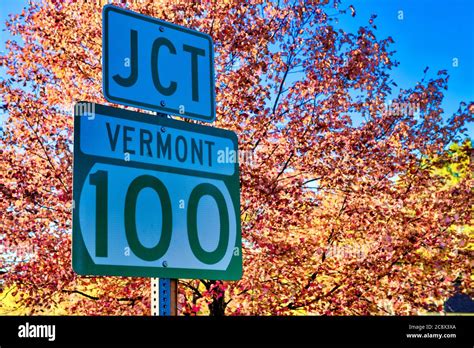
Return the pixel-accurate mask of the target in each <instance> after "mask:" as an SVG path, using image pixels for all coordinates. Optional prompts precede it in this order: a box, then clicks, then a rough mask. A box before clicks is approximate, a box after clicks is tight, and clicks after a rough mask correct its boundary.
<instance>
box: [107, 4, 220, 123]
mask: <svg viewBox="0 0 474 348" xmlns="http://www.w3.org/2000/svg"><path fill="white" fill-rule="evenodd" d="M102 18H103V24H102V30H103V34H102V40H103V41H102V47H103V55H102V59H103V65H102V72H103V91H104V96H105V98H106V99H107V100H109V101H111V102H113V103H118V104H125V105H130V106H135V107H138V108H142V109H150V110H155V111H158V112H162V113H165V114H175V115H179V116H181V117H187V118H192V119H197V120H200V121H206V122H212V121H214V119H215V116H216V112H215V92H214V57H213V55H214V53H213V52H214V49H213V44H212V39H211V37H210V36H209V35H207V34H204V33H201V32H198V31H195V30H192V29H189V28H185V27H182V26H179V25H175V24H172V23H168V22H165V21H162V20H159V19H156V18H152V17H149V16H144V15H141V14H139V13H136V12H132V11H128V10H125V9H123V8H120V7H116V6H112V5H107V6H104V9H103V16H102Z"/></svg>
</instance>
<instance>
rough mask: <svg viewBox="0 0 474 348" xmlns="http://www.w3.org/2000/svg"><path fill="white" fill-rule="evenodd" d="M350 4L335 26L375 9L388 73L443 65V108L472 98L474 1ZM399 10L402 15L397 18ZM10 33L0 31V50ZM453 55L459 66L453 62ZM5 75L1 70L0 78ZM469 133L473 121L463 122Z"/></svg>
mask: <svg viewBox="0 0 474 348" xmlns="http://www.w3.org/2000/svg"><path fill="white" fill-rule="evenodd" d="M26 4H27V1H26V0H0V28H1V29H3V28H4V27H5V20H6V19H7V18H8V14H9V13H19V12H21V9H22V8H23V7H24V6H25V5H26ZM349 5H353V6H354V7H355V8H356V12H357V14H356V16H355V17H351V16H349V15H347V16H341V17H340V22H339V26H340V27H342V28H343V29H345V30H347V31H353V32H355V31H357V28H358V27H359V26H361V25H365V24H366V23H367V22H368V20H369V18H370V16H371V14H377V19H376V21H375V23H376V25H377V31H376V34H377V36H378V37H379V38H385V37H387V36H392V38H393V39H394V40H395V44H394V45H393V49H395V50H396V51H397V54H396V56H395V58H396V59H397V60H398V61H399V62H400V66H399V67H398V68H396V69H395V70H394V71H393V75H392V76H393V78H394V80H395V81H396V82H397V84H398V86H399V87H401V88H408V87H410V86H414V85H415V84H416V82H417V81H419V80H420V79H421V78H422V76H423V70H424V69H425V67H427V66H429V67H430V70H429V72H428V73H429V74H432V75H431V76H434V75H435V74H436V72H437V71H438V70H443V69H447V70H448V73H449V75H450V79H449V86H448V91H446V92H445V100H444V103H443V108H444V110H445V113H446V115H450V114H451V113H452V112H454V111H455V110H456V109H457V108H458V106H459V102H460V101H465V102H470V101H474V1H472V0H449V1H445V0H343V2H342V8H345V7H348V6H349ZM399 11H403V19H399V17H400V12H399ZM8 39H11V37H10V36H9V35H8V33H7V32H5V31H0V52H1V51H4V42H5V41H6V40H8ZM454 58H457V60H458V67H454V66H453V59H454ZM2 76H4V75H3V72H2V71H0V78H1V77H2ZM468 134H469V136H470V137H471V138H473V137H474V125H473V124H470V125H469V126H468Z"/></svg>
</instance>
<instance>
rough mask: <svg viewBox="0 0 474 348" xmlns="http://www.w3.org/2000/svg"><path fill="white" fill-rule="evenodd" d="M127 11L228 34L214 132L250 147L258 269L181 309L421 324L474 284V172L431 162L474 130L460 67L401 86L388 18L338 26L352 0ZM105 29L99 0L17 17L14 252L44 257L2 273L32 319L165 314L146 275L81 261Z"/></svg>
mask: <svg viewBox="0 0 474 348" xmlns="http://www.w3.org/2000/svg"><path fill="white" fill-rule="evenodd" d="M117 3H118V5H119V6H124V5H123V4H122V2H117ZM127 3H128V4H127V5H126V6H127V7H128V8H129V9H131V10H134V11H138V12H140V13H143V14H146V15H150V16H153V17H157V18H161V19H163V20H167V21H170V22H173V23H176V24H179V25H183V26H187V27H190V28H194V29H197V30H200V31H203V32H206V33H209V34H210V35H211V36H212V37H213V39H214V42H215V65H216V99H217V120H216V122H215V126H216V127H221V128H227V129H231V130H234V131H235V132H237V134H238V136H239V147H240V150H241V151H243V152H245V153H246V154H250V156H248V160H246V161H243V162H242V163H241V164H240V171H241V195H242V197H241V212H242V224H243V225H242V233H243V252H244V255H243V257H244V276H243V278H242V280H241V281H238V282H219V281H207V280H182V281H181V283H180V307H181V312H182V313H184V314H196V313H211V314H214V315H223V314H228V315H232V314H255V315H265V314H297V313H314V314H386V313H390V314H413V313H419V312H420V311H433V310H435V311H436V310H441V304H442V302H443V300H444V299H446V298H447V297H448V296H449V294H450V293H451V292H452V291H453V290H454V289H452V282H453V280H454V279H459V280H460V281H461V282H462V286H461V287H462V289H469V288H471V286H470V277H469V275H470V271H471V268H470V265H469V254H468V253H466V252H457V251H458V250H459V248H460V246H462V245H464V244H463V243H466V242H467V238H468V237H466V234H463V233H457V232H456V230H455V229H454V230H453V228H452V226H453V225H454V224H455V225H469V224H470V219H471V216H470V214H471V210H470V209H468V207H470V206H471V205H472V202H471V201H470V197H471V186H472V178H471V176H470V175H465V176H464V177H463V178H461V179H460V180H459V181H457V182H456V183H455V184H453V185H450V186H448V187H447V186H446V185H445V183H444V180H443V179H442V177H441V176H439V175H434V174H433V168H432V167H433V166H435V165H436V164H435V162H433V161H431V162H430V161H428V160H427V159H434V158H443V156H445V154H446V150H447V146H448V145H449V144H451V143H452V142H455V141H460V140H461V138H462V134H463V132H464V131H465V129H464V126H465V123H466V122H468V121H472V113H473V111H474V110H473V109H474V107H473V104H472V103H471V104H469V105H467V104H465V103H461V104H460V107H459V110H458V111H457V112H456V113H455V114H454V115H451V116H450V117H447V116H446V115H444V113H443V110H442V108H441V102H442V100H443V92H442V91H443V89H445V88H447V82H448V75H447V73H446V72H445V71H441V72H439V73H438V74H437V75H436V74H435V75H432V74H430V73H427V74H426V75H425V77H424V78H423V79H422V80H421V81H420V83H418V84H417V85H416V86H414V87H413V88H410V89H405V90H399V89H394V88H395V87H396V85H395V83H394V81H393V80H392V78H391V76H390V70H391V69H392V68H394V67H396V66H397V62H395V61H394V60H393V58H392V56H393V51H391V48H390V47H391V46H390V45H391V44H393V40H392V39H391V38H390V37H389V38H378V37H377V36H376V29H375V16H374V17H372V18H371V19H370V21H369V23H367V25H366V26H364V27H361V28H359V30H358V31H357V32H355V33H348V32H345V31H343V30H341V29H339V28H338V27H337V26H335V24H334V23H333V21H332V19H333V18H335V16H338V15H349V14H345V11H346V10H347V9H345V8H343V9H339V7H338V6H339V5H340V2H339V1H337V0H336V1H329V0H310V1H297V0H295V1H278V2H277V1H273V2H266V1H248V2H246V3H245V4H244V3H240V2H233V1H219V2H207V1H206V2H205V1H203V2H201V3H200V4H199V3H197V2H193V3H190V2H171V1H170V2H167V1H161V2H158V1H153V2H143V3H142V2H131V1H130V2H127ZM351 9H352V14H355V12H354V9H353V8H352V7H351ZM101 23H102V22H101V6H100V5H99V4H98V3H95V2H85V1H59V0H43V1H31V2H30V3H29V5H28V7H27V8H26V9H25V10H24V11H23V12H22V13H21V14H18V15H14V16H12V17H11V19H10V21H9V22H8V29H9V30H10V32H11V33H12V34H14V35H18V36H19V37H21V39H17V40H16V41H9V42H7V45H6V50H7V51H6V53H5V55H4V56H0V65H1V66H3V67H4V68H5V69H6V72H7V77H6V78H4V79H2V80H1V81H0V96H1V99H2V108H3V110H4V111H5V112H6V114H7V115H8V116H7V117H6V120H5V124H4V132H3V134H2V137H1V139H0V143H1V150H0V151H1V174H0V177H1V182H0V185H1V186H0V197H1V200H0V232H1V241H2V244H4V245H8V247H9V248H11V250H14V248H15V247H16V246H18V245H27V246H31V247H33V249H34V253H33V254H32V255H31V257H28V258H27V259H26V260H21V261H18V262H13V263H6V262H5V258H4V257H2V258H1V259H0V268H1V269H2V270H3V274H2V275H1V276H2V281H3V283H4V286H5V287H6V288H11V287H15V288H16V290H15V291H17V292H18V294H19V296H22V297H19V298H18V301H19V302H20V303H21V304H22V305H23V306H25V307H26V308H29V309H30V312H31V313H37V312H38V310H40V309H41V310H49V309H51V308H52V307H54V306H55V305H56V304H57V303H62V302H67V301H70V300H71V299H72V302H71V305H70V306H68V307H67V310H68V311H69V312H70V313H77V314H135V315H140V314H149V313H150V311H149V281H148V280H147V279H142V278H120V277H80V276H77V275H76V274H75V273H74V272H73V271H72V268H71V209H72V190H71V185H72V156H73V154H72V133H73V120H72V114H71V106H72V105H73V103H74V102H75V101H78V100H87V101H90V102H100V103H106V102H105V100H104V99H103V96H102V91H101V79H102V77H101ZM394 96H395V97H394ZM392 99H393V104H392V105H401V106H407V107H397V108H395V107H388V101H389V100H392ZM413 108H416V109H417V112H416V113H414V112H411V111H412V109H413ZM150 117H153V116H150ZM353 117H359V118H363V119H364V122H362V123H361V124H360V125H357V126H356V125H354V124H353V122H352V120H353Z"/></svg>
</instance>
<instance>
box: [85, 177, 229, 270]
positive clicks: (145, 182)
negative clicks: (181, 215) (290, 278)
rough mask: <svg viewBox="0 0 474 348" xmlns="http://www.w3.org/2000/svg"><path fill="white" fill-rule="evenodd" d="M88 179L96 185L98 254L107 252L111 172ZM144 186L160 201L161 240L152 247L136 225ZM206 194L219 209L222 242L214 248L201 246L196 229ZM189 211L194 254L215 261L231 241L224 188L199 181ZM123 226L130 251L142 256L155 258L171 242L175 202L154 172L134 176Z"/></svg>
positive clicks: (190, 200)
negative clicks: (145, 240) (137, 207)
mask: <svg viewBox="0 0 474 348" xmlns="http://www.w3.org/2000/svg"><path fill="white" fill-rule="evenodd" d="M89 183H90V184H91V185H93V186H95V187H96V206H95V207H96V208H95V214H96V220H95V240H96V244H95V245H96V248H95V255H96V256H97V257H107V256H108V190H109V188H108V186H109V185H108V172H107V171H105V170H99V171H97V172H95V173H93V174H90V175H89ZM144 188H151V189H153V190H154V191H155V192H156V193H157V195H158V197H159V199H160V202H161V208H162V209H161V217H162V227H161V235H160V239H159V241H158V243H157V244H156V245H155V246H153V247H146V246H144V245H143V244H142V243H141V242H140V239H139V238H138V233H137V226H136V206H137V199H138V195H139V193H140V192H141V191H142V190H143V189H144ZM205 195H209V196H211V197H212V198H213V199H214V200H215V202H216V204H217V207H218V210H219V221H220V231H219V243H218V244H217V247H216V248H215V250H213V251H206V250H204V249H203V248H202V246H201V244H200V242H199V237H198V229H197V210H198V205H199V201H200V200H201V198H202V197H203V196H205ZM187 206H188V208H187V211H186V224H187V237H188V241H189V245H190V247H191V250H192V252H193V254H194V255H195V256H196V258H197V259H198V260H200V261H201V262H203V263H205V264H215V263H217V262H218V261H220V260H221V259H222V258H223V257H224V256H225V254H226V250H227V246H228V243H229V214H228V209H227V204H226V201H225V198H224V196H223V195H222V192H221V191H220V190H219V189H218V188H217V187H216V186H214V185H212V184H209V183H202V184H198V185H197V186H196V187H194V189H193V190H192V192H191V195H190V197H189V204H188V205H187ZM123 209H124V226H125V235H126V238H127V242H128V244H129V246H130V249H131V251H132V252H133V253H134V254H135V255H136V256H137V257H139V258H140V259H142V260H145V261H155V260H158V259H160V258H161V257H163V256H164V255H165V254H166V252H167V251H168V248H169V246H170V242H171V234H172V230H173V214H172V204H171V199H170V196H169V193H168V190H167V188H166V186H165V185H164V184H163V182H162V181H161V180H160V179H158V178H156V177H154V176H151V175H141V176H139V177H137V178H135V179H134V180H133V181H132V182H131V184H130V185H129V187H128V189H127V194H126V196H125V204H124V207H123Z"/></svg>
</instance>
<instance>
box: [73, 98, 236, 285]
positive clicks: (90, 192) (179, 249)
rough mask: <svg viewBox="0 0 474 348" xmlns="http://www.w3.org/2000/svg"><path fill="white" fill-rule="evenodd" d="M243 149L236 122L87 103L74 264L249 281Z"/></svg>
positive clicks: (79, 139)
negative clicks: (201, 121) (231, 125)
mask: <svg viewBox="0 0 474 348" xmlns="http://www.w3.org/2000/svg"><path fill="white" fill-rule="evenodd" d="M237 151H238V148H237V137H236V135H235V133H233V132H230V131H227V130H223V129H217V128H213V127H206V126H201V125H195V124H191V123H187V122H182V121H175V120H172V119H168V118H165V117H160V116H153V115H148V114H143V113H137V112H131V111H127V110H123V109H116V108H111V107H106V106H103V105H98V104H93V103H79V104H77V105H76V106H75V112H74V187H73V188H74V189H73V196H74V211H73V250H72V262H73V268H74V270H75V271H76V272H77V273H78V274H83V275H117V276H137V277H138V276H140V277H160V278H188V279H194V278H196V279H216V280H217V279H221V280H237V279H240V278H241V276H242V252H241V251H242V250H241V236H240V190H239V166H238V161H237V160H238V153H237Z"/></svg>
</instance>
